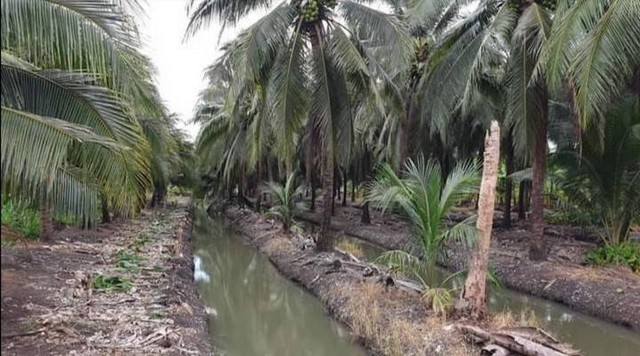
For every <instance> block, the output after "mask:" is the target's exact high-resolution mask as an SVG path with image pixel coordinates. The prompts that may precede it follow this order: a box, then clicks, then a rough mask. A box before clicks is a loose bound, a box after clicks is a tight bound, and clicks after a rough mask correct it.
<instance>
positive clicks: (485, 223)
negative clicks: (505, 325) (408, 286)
mask: <svg viewBox="0 0 640 356" xmlns="http://www.w3.org/2000/svg"><path fill="white" fill-rule="evenodd" d="M484 142H485V143H484V144H485V150H484V163H483V167H484V168H483V169H482V183H481V185H480V197H479V204H478V205H479V207H478V220H477V222H476V228H477V229H478V239H477V242H476V248H475V250H474V252H473V255H472V257H471V263H470V265H469V274H468V275H467V279H466V281H465V284H464V289H463V291H462V293H461V294H460V300H459V302H458V303H457V305H456V309H458V311H459V312H463V313H465V314H468V315H470V316H471V317H472V318H474V319H480V318H481V317H483V316H484V315H485V314H486V309H487V303H486V295H487V294H486V284H487V268H488V266H489V247H490V246H491V229H492V227H493V213H494V206H495V199H496V185H497V182H498V165H499V163H500V126H498V122H497V121H492V122H491V131H490V133H488V134H487V136H486V138H485V141H484Z"/></svg>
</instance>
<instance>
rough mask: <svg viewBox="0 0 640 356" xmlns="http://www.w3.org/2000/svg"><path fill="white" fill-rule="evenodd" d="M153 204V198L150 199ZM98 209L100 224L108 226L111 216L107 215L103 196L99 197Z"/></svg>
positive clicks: (107, 206) (107, 210)
mask: <svg viewBox="0 0 640 356" xmlns="http://www.w3.org/2000/svg"><path fill="white" fill-rule="evenodd" d="M151 201H152V202H153V198H152V199H151ZM100 208H101V210H102V223H103V224H108V223H110V222H111V214H109V204H108V203H107V199H106V198H105V197H104V195H100Z"/></svg>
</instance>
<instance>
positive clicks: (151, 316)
mask: <svg viewBox="0 0 640 356" xmlns="http://www.w3.org/2000/svg"><path fill="white" fill-rule="evenodd" d="M148 315H149V319H164V318H166V317H167V314H166V313H163V312H158V311H154V312H151V313H149V314H148Z"/></svg>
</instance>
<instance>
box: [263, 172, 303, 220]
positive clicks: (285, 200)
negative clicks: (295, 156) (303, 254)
mask: <svg viewBox="0 0 640 356" xmlns="http://www.w3.org/2000/svg"><path fill="white" fill-rule="evenodd" d="M296 178H297V175H296V172H293V173H291V174H290V175H289V177H287V181H286V182H285V184H284V185H281V184H279V183H276V182H268V183H266V185H265V188H264V192H265V193H268V194H270V195H271V196H272V197H274V198H275V201H276V203H275V205H273V206H272V207H271V209H269V212H268V214H269V215H270V216H272V217H274V218H276V219H278V220H280V222H281V223H282V228H283V229H284V230H285V231H289V230H290V229H291V227H292V226H294V225H295V224H296V221H295V216H296V214H298V213H301V212H303V211H305V210H306V209H307V206H306V203H305V202H303V201H297V200H296V197H300V196H301V195H302V194H303V193H304V187H303V186H302V185H299V184H297V182H296Z"/></svg>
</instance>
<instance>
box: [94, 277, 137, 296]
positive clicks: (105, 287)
mask: <svg viewBox="0 0 640 356" xmlns="http://www.w3.org/2000/svg"><path fill="white" fill-rule="evenodd" d="M91 286H92V287H93V289H95V290H97V291H102V292H111V291H115V292H128V291H129V290H131V287H133V281H132V280H131V279H129V278H122V277H105V276H103V275H101V274H98V275H94V276H93V278H92V280H91Z"/></svg>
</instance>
